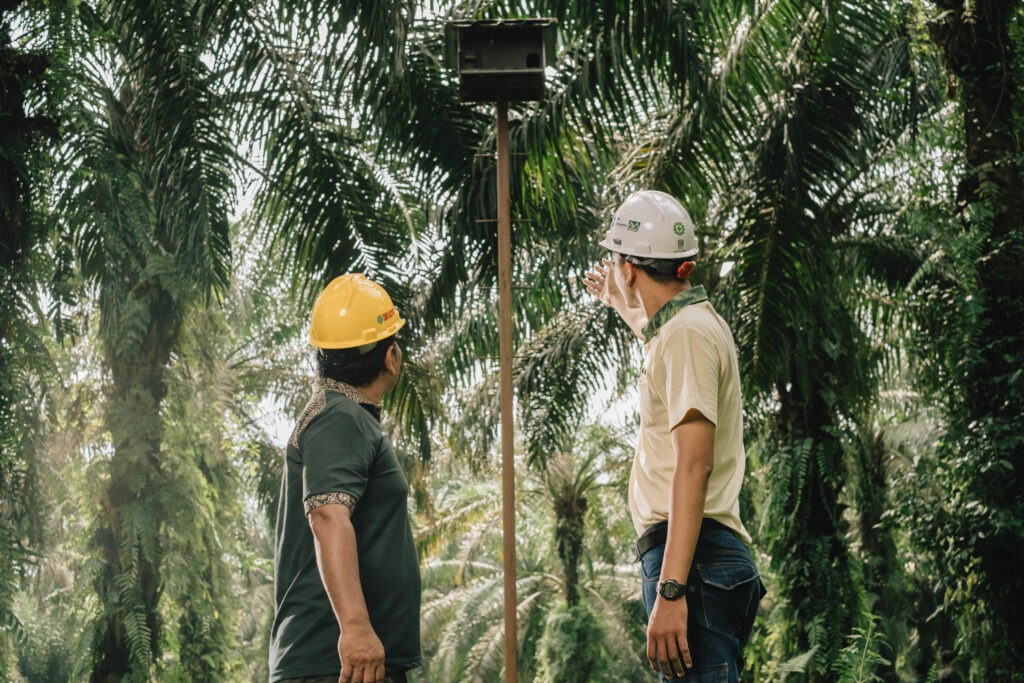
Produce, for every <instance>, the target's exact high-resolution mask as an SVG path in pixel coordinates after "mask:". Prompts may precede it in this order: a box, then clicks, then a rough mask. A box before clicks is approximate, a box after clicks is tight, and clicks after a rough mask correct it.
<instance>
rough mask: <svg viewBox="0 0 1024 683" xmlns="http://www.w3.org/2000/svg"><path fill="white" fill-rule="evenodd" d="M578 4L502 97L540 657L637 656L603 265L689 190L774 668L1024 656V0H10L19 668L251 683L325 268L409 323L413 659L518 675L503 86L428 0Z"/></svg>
mask: <svg viewBox="0 0 1024 683" xmlns="http://www.w3.org/2000/svg"><path fill="white" fill-rule="evenodd" d="M510 16H513V17H514V16H551V17H557V18H558V20H559V24H558V33H559V49H558V54H557V59H556V60H555V61H554V63H552V64H550V66H551V69H550V70H549V73H548V97H547V99H546V100H545V101H544V102H541V103H513V105H512V107H511V109H512V123H511V137H512V140H511V144H512V148H513V153H514V157H513V159H514V162H513V173H512V183H513V186H512V192H513V206H512V210H513V220H514V260H515V264H514V275H513V279H514V282H515V283H516V284H517V285H519V286H521V288H518V289H517V290H516V293H515V299H514V301H515V313H514V318H515V321H516V347H517V350H516V367H515V381H516V386H517V397H518V400H517V428H518V432H517V434H518V452H519V453H520V454H521V458H520V462H519V464H518V478H517V479H518V481H517V486H518V489H519V494H518V500H519V509H518V514H519V517H518V519H519V534H518V552H517V562H518V564H519V574H518V581H519V586H518V599H519V624H520V627H519V628H520V633H519V638H520V645H519V649H520V661H521V662H522V664H521V666H520V671H521V679H522V680H524V681H527V680H529V681H532V680H541V681H558V682H567V681H580V682H583V681H633V680H635V681H642V680H653V679H652V677H651V675H650V672H649V671H647V670H646V664H645V662H644V661H643V657H642V655H641V653H642V646H641V643H642V641H643V637H644V623H643V609H642V606H641V604H640V602H639V587H638V580H637V573H636V572H637V570H636V566H635V564H634V563H633V559H632V556H631V549H630V548H631V537H632V529H631V525H630V523H629V521H628V514H627V512H626V511H625V488H624V487H625V480H626V477H627V475H628V465H629V459H630V456H631V450H630V443H631V441H632V438H633V433H632V425H633V424H634V420H635V413H634V408H633V402H632V400H631V399H632V396H633V394H632V393H631V391H632V390H631V387H632V385H633V380H634V379H635V376H636V375H635V373H636V369H637V367H638V359H639V354H640V349H639V348H638V346H637V344H636V342H635V341H634V340H632V339H631V338H630V335H629V333H628V331H627V330H626V329H625V327H624V326H623V325H621V324H620V323H619V322H618V321H617V319H616V318H615V317H614V314H611V313H609V311H608V310H606V309H604V308H602V307H600V306H599V305H597V304H596V303H594V302H592V301H590V300H588V298H587V297H586V296H585V295H584V292H583V288H582V286H581V284H580V277H581V274H582V273H583V271H584V270H585V269H586V268H587V267H588V265H589V264H591V263H593V262H594V261H596V260H597V259H598V258H600V256H601V251H600V250H599V249H598V248H597V246H596V242H597V239H598V236H599V235H601V234H602V227H603V223H604V221H605V220H606V218H607V216H608V214H609V211H610V210H611V209H612V208H613V207H614V206H615V205H616V204H617V203H618V202H619V201H621V199H622V198H623V197H624V196H626V194H628V193H629V192H630V191H631V190H633V189H636V188H640V187H650V188H656V189H662V190H665V191H668V192H670V193H672V194H674V195H676V196H678V197H680V199H682V200H683V201H684V203H685V204H686V205H687V206H688V207H689V208H690V209H691V213H692V214H693V215H694V218H695V219H696V221H697V223H698V225H699V226H700V229H699V232H698V235H699V238H700V243H701V254H700V266H699V270H698V273H697V276H696V278H697V280H698V281H700V282H702V283H703V284H705V286H706V287H707V288H708V290H709V292H710V293H711V297H712V299H713V301H714V302H715V304H716V306H717V307H718V308H719V310H720V311H722V312H723V314H724V315H725V316H726V317H727V319H728V320H729V322H730V324H731V325H732V328H733V330H734V332H735V334H736V338H737V342H738V346H739V351H740V356H741V363H742V369H743V377H744V383H745V386H744V389H745V400H746V406H745V407H746V416H747V422H746V426H747V430H748V433H747V439H746V441H747V445H748V458H749V463H748V478H747V482H746V487H745V494H744V500H743V506H744V514H745V518H746V520H748V527H749V528H750V529H751V530H752V531H753V533H754V551H755V556H756V558H757V560H758V563H759V566H760V568H761V570H762V573H763V574H764V577H765V582H766V584H767V585H768V586H769V591H770V592H769V595H768V597H767V598H766V599H765V601H764V602H763V603H762V612H761V615H760V617H759V620H758V623H757V625H756V627H755V633H754V637H753V640H752V643H751V645H750V647H749V649H748V652H747V664H748V666H747V670H746V673H745V677H746V679H747V680H751V681H771V680H784V679H785V680H788V679H792V680H808V681H831V680H841V681H910V680H917V679H918V678H919V677H922V676H928V675H929V673H930V674H931V675H932V677H933V678H934V676H935V675H936V673H937V672H938V670H939V668H940V661H941V656H942V654H943V653H951V654H952V655H953V656H954V659H953V664H954V666H955V668H956V669H957V670H958V671H959V672H960V673H961V675H963V676H964V677H965V678H966V677H968V676H969V677H970V678H971V679H972V680H976V681H1010V680H1024V620H1022V619H1021V600H1020V598H1019V596H1020V595H1021V592H1022V588H1024V585H1022V584H1024V579H1022V578H1021V577H1022V575H1021V573H1020V569H1019V568H1020V567H1021V566H1024V557H1022V555H1024V514H1022V513H1024V476H1022V473H1024V429H1022V427H1021V419H1022V415H1024V370H1022V368H1024V326H1022V324H1021V321H1022V320H1024V270H1022V268H1021V263H1024V186H1022V185H1024V175H1022V174H1024V149H1022V143H1021V140H1022V139H1024V115H1022V112H1024V90H1022V88H1024V43H1022V37H1024V7H1022V5H1021V4H1020V3H1017V2H1012V1H1011V0H974V1H972V2H963V1H962V0H936V1H935V2H925V1H924V0H892V1H890V2H883V1H882V0H863V1H859V2H853V1H847V2H842V1H830V0H774V1H772V2H760V1H757V2H755V1H754V0H730V1H726V2H702V1H694V2H668V1H664V0H658V1H655V0H650V1H644V2H625V1H621V0H607V1H603V2H590V1H582V2H575V1H572V0H552V1H543V0H537V1H534V2H526V1H523V2H519V1H517V0H505V1H501V0H496V1H494V2H488V1H479V0H477V1H472V2H469V1H467V2H442V1H441V0H436V1H432V0H424V1H423V2H412V1H411V0H406V1H401V0H365V1H362V2H356V1H351V2H327V1H325V0H277V2H264V1H262V0H175V1H173V2H171V1H168V0H149V1H146V2H143V1H139V0H134V1H133V0H96V1H95V2H79V1H70V0H65V1H63V2H61V1H60V0H49V1H47V2H43V1H42V0H6V1H4V2H0V287H2V292H0V678H2V679H4V680H15V681H21V680H24V681H33V682H35V681H40V682H41V681H65V680H74V681H77V680H93V681H104V682H105V681H121V680H124V681H142V680H159V681H199V680H204V681H218V680H223V681H241V680H265V679H266V665H265V659H266V646H267V636H268V633H267V631H268V624H269V619H270V617H271V614H272V609H273V605H272V595H271V584H272V566H271V559H272V548H273V545H272V541H273V539H272V535H273V531H272V526H271V520H272V517H273V515H274V510H275V506H276V496H277V488H278V478H279V473H280V459H281V457H282V447H283V439H282V436H281V435H282V433H286V432H287V429H288V422H289V420H291V419H292V418H293V417H294V415H296V414H297V412H298V409H299V408H300V407H301V405H302V404H303V403H304V402H305V400H306V393H307V392H308V390H309V380H310V376H311V373H312V364H311V362H310V356H309V353H308V351H307V348H308V347H306V345H305V338H304V334H305V325H306V317H307V312H308V310H309V307H310V304H311V301H312V296H313V295H315V293H316V292H317V291H318V289H319V287H321V286H322V285H323V284H324V283H325V282H326V281H328V280H329V279H331V278H332V277H334V276H336V275H338V274H340V273H342V272H348V271H362V272H366V273H367V274H368V275H370V276H371V277H372V278H373V279H375V280H377V281H379V282H381V283H382V284H384V285H385V287H386V288H387V289H388V290H389V291H390V292H391V293H392V295H393V297H394V298H395V299H396V302H397V303H398V306H399V308H400V310H401V311H402V314H403V316H405V317H406V318H407V319H408V320H409V321H410V324H409V326H408V328H407V329H408V330H409V335H408V338H407V340H406V342H405V344H406V351H407V353H406V364H405V372H404V374H403V378H402V381H401V383H400V385H399V386H398V387H397V389H396V391H395V392H393V393H392V394H391V395H389V397H388V400H387V404H386V413H387V422H388V424H389V426H390V429H391V430H392V435H393V437H394V440H395V441H396V444H397V445H398V446H399V450H400V451H401V455H402V458H403V460H404V462H405V465H406V468H407V472H408V474H409V477H410V481H412V482H413V485H414V488H415V492H416V496H415V506H416V513H417V540H418V544H419V549H420V554H421V558H422V567H423V572H424V591H425V592H424V612H423V636H424V642H423V645H424V652H425V659H426V662H425V666H424V667H423V669H422V671H421V673H420V675H419V678H418V680H423V681H439V682H449V681H466V680H477V681H495V680H498V679H499V677H500V671H501V667H502V665H503V662H502V656H501V651H502V647H503V632H502V628H503V624H502V619H501V609H502V600H501V557H500V548H501V539H500V535H499V532H498V529H499V528H500V525H499V522H498V520H499V519H500V510H499V508H498V504H497V502H496V501H497V500H498V498H499V496H498V494H497V491H498V482H497V478H498V467H497V465H496V462H495V448H494V446H495V444H494V440H495V428H496V425H497V419H498V418H497V416H498V410H497V407H498V406H497V400H498V393H497V391H496V383H497V372H496V366H495V363H494V362H493V360H491V359H492V358H493V357H494V356H496V350H497V330H496V320H497V311H496V300H497V297H496V292H495V290H494V287H495V285H496V281H497V266H496V258H495V257H496V251H497V243H496V236H495V231H494V223H493V218H494V216H495V213H496V208H495V196H494V188H495V178H494V174H495V159H494V136H495V130H494V112H493V110H492V109H490V108H489V107H486V106H474V105H465V104H462V103H460V102H459V101H458V96H457V92H456V86H455V75H454V74H453V73H452V72H451V70H450V69H448V68H447V67H446V66H445V64H444V62H443V59H442V55H443V24H444V21H445V20H446V19H451V18H466V17H481V18H494V17H510Z"/></svg>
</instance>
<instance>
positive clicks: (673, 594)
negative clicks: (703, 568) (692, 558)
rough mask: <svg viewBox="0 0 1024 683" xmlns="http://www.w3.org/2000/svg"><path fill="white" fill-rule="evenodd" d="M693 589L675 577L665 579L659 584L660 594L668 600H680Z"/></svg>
mask: <svg viewBox="0 0 1024 683" xmlns="http://www.w3.org/2000/svg"><path fill="white" fill-rule="evenodd" d="M692 592H693V591H692V590H691V589H690V587H689V586H687V585H686V584H685V583H679V582H678V581H676V580H675V579H665V580H664V581H662V582H661V583H659V584H658V595H660V596H661V597H663V598H665V599H666V600H678V599H679V598H681V597H684V596H685V595H686V594H687V593H692Z"/></svg>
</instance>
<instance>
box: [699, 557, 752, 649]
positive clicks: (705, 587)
mask: <svg viewBox="0 0 1024 683" xmlns="http://www.w3.org/2000/svg"><path fill="white" fill-rule="evenodd" d="M696 569H697V576H698V577H699V579H700V581H699V583H698V591H699V593H700V602H701V608H702V609H701V612H702V616H703V619H704V623H705V624H706V626H707V627H708V628H709V629H710V630H712V631H716V632H718V633H722V634H725V635H730V636H733V637H734V638H737V639H738V640H739V641H740V642H741V643H742V642H744V641H745V640H746V637H745V636H747V635H748V634H749V632H750V627H751V625H752V623H753V618H754V615H755V614H756V613H757V604H758V602H760V600H761V590H762V589H761V576H760V574H758V572H757V569H756V568H755V567H754V566H753V565H752V564H749V563H747V562H725V561H723V562H711V563H707V564H698V565H697V567H696Z"/></svg>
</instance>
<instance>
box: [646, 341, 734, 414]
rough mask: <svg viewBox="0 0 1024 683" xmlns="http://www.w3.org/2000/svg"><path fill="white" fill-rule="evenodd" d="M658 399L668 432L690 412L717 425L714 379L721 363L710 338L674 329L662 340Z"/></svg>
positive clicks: (715, 382)
mask: <svg viewBox="0 0 1024 683" xmlns="http://www.w3.org/2000/svg"><path fill="white" fill-rule="evenodd" d="M663 343H664V351H663V354H662V363H661V365H662V367H661V368H660V370H661V373H662V377H663V383H662V387H663V392H664V393H663V394H662V399H663V400H664V402H665V410H666V412H667V413H668V418H669V422H668V425H669V430H672V429H674V428H675V427H676V425H678V424H679V423H680V422H682V421H683V418H684V417H686V414H687V413H688V412H690V411H691V410H697V411H699V412H700V414H701V415H703V416H704V417H706V418H707V419H708V420H710V421H711V423H712V424H714V425H716V426H717V425H718V378H719V375H720V370H721V368H720V365H721V360H720V356H719V354H718V350H717V349H716V348H715V345H714V342H713V337H712V335H709V334H707V333H706V331H704V330H701V329H700V328H699V327H698V328H694V327H676V328H675V329H672V330H670V331H669V332H668V336H667V337H666V338H665V339H664V342H663Z"/></svg>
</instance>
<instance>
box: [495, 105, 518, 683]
mask: <svg viewBox="0 0 1024 683" xmlns="http://www.w3.org/2000/svg"><path fill="white" fill-rule="evenodd" d="M508 160H509V150H508V102H507V101H506V100H498V343H499V353H498V357H499V363H500V369H501V378H500V379H501V520H502V548H503V554H504V565H503V566H504V570H505V683H517V681H518V679H519V664H518V654H519V637H518V634H517V632H516V479H515V476H516V474H515V441H514V440H515V424H514V422H513V418H512V401H513V390H512V212H511V209H510V207H509V182H508V166H509V162H508Z"/></svg>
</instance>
